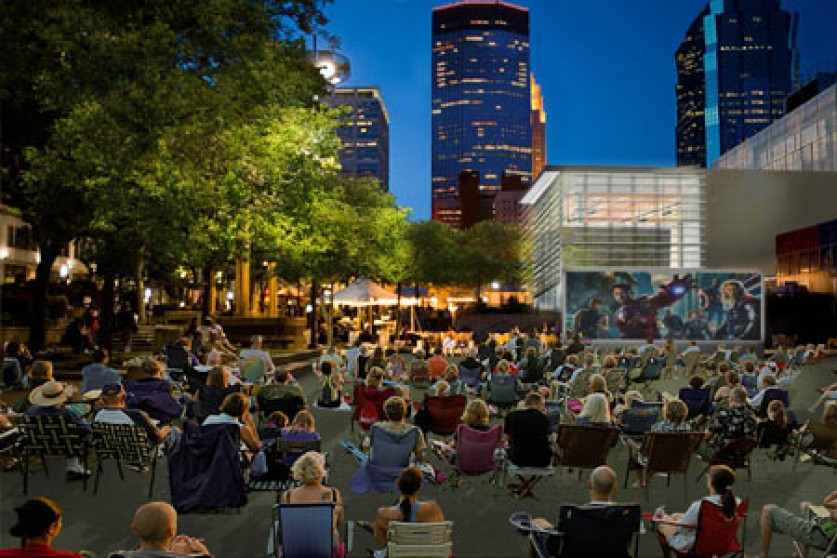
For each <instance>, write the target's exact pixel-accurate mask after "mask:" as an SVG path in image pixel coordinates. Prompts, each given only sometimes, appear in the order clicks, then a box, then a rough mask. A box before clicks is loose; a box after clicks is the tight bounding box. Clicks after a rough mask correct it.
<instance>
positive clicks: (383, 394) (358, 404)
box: [352, 385, 395, 420]
mask: <svg viewBox="0 0 837 558" xmlns="http://www.w3.org/2000/svg"><path fill="white" fill-rule="evenodd" d="M393 395H395V390H394V389H392V388H391V387H388V388H386V389H382V390H377V389H375V388H369V387H366V386H359V385H356V386H355V388H354V392H353V398H354V406H355V408H354V410H353V411H352V420H358V419H359V418H360V412H361V410H362V409H363V407H364V405H365V404H366V403H367V402H369V403H372V405H374V406H375V411H376V412H377V415H378V418H380V419H383V418H384V402H385V401H386V400H387V399H389V398H390V397H392V396H393Z"/></svg>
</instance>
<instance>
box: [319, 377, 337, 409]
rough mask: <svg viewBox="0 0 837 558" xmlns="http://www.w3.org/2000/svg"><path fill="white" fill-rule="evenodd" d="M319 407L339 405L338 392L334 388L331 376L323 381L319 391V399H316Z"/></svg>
mask: <svg viewBox="0 0 837 558" xmlns="http://www.w3.org/2000/svg"><path fill="white" fill-rule="evenodd" d="M317 405H319V406H320V407H339V406H340V393H339V392H338V391H337V390H336V389H334V384H333V383H332V380H331V376H329V377H328V378H327V379H326V381H325V382H324V383H323V390H322V392H320V400H319V401H317Z"/></svg>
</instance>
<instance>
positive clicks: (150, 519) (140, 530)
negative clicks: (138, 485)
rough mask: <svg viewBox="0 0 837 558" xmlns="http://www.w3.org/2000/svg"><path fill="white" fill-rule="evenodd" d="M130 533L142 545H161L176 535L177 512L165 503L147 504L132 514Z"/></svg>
mask: <svg viewBox="0 0 837 558" xmlns="http://www.w3.org/2000/svg"><path fill="white" fill-rule="evenodd" d="M131 531H132V532H133V533H134V535H136V536H137V537H138V538H139V539H140V541H142V542H143V543H161V542H168V541H169V540H171V539H172V538H173V537H174V535H175V533H177V512H176V511H175V510H174V508H173V507H171V506H170V505H169V504H167V503H166V502H149V503H147V504H144V505H142V506H140V507H139V508H138V509H137V512H136V513H135V514H134V521H133V522H132V523H131Z"/></svg>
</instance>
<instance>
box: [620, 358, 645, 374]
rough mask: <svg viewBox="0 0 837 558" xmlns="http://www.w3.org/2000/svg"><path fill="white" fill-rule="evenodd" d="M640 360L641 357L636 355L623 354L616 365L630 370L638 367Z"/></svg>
mask: <svg viewBox="0 0 837 558" xmlns="http://www.w3.org/2000/svg"><path fill="white" fill-rule="evenodd" d="M638 362H639V357H636V356H628V355H622V356H620V357H619V359H618V360H617V361H616V366H618V367H619V368H624V369H625V370H627V371H628V372H630V371H631V370H633V369H634V368H636V365H637V363H638Z"/></svg>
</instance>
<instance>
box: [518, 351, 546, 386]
mask: <svg viewBox="0 0 837 558" xmlns="http://www.w3.org/2000/svg"><path fill="white" fill-rule="evenodd" d="M545 365H546V361H545V359H543V358H541V357H537V356H535V357H532V358H531V359H529V358H527V359H526V368H525V369H523V370H521V371H520V379H521V381H523V382H526V383H527V384H533V383H535V382H539V381H540V380H541V378H543V373H544V366H545Z"/></svg>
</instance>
